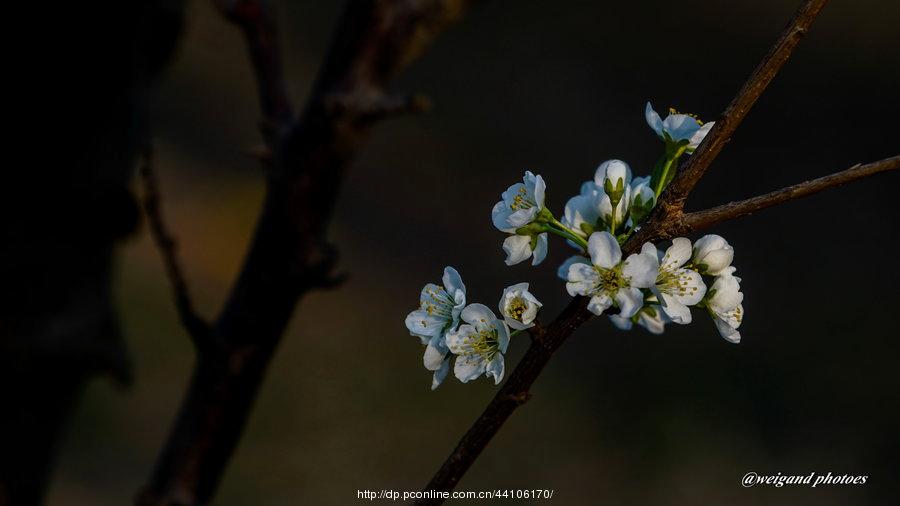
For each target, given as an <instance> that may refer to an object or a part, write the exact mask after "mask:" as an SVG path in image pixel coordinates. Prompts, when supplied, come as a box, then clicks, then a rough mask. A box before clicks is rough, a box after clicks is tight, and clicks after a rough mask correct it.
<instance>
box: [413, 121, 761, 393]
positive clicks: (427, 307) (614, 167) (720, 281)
mask: <svg viewBox="0 0 900 506" xmlns="http://www.w3.org/2000/svg"><path fill="white" fill-rule="evenodd" d="M645 118H646V120H647V124H648V125H649V126H650V128H651V129H652V130H653V132H654V133H655V134H656V135H657V136H658V137H659V138H660V139H661V140H662V141H663V143H664V150H663V155H662V156H661V157H660V159H659V161H658V162H657V163H656V165H655V166H654V168H653V170H652V171H651V173H650V175H648V176H645V177H633V175H632V171H631V167H630V166H629V165H628V164H627V163H625V162H623V161H622V160H616V159H613V160H607V161H605V162H603V163H601V164H600V165H599V166H598V167H597V169H596V171H595V173H594V178H593V179H592V180H589V181H585V182H584V183H583V184H582V185H581V189H580V191H579V193H578V195H575V196H574V197H572V198H570V199H569V200H568V202H567V203H566V206H565V210H564V212H563V215H562V216H561V217H560V219H557V218H556V216H554V214H553V213H552V212H551V211H550V210H549V209H548V208H547V205H546V192H547V185H546V183H545V182H544V179H543V178H542V177H541V176H540V175H536V174H533V173H532V172H530V171H526V172H525V176H524V177H523V178H522V182H521V183H515V184H513V185H511V186H510V187H509V188H507V190H506V191H505V192H503V194H502V195H501V200H500V201H499V202H497V203H496V204H495V205H494V207H493V209H492V211H491V217H492V221H493V224H494V226H495V227H496V228H497V229H498V230H500V231H501V232H504V233H506V234H507V237H506V239H505V240H504V241H503V251H504V252H505V253H506V260H505V262H506V264H507V265H515V264H518V263H521V262H523V261H525V260H528V259H531V264H532V265H538V264H540V263H541V262H542V261H543V260H544V259H545V258H546V256H547V250H548V245H549V236H550V235H557V236H559V237H562V238H563V239H565V240H566V243H567V244H569V245H570V246H571V247H573V248H575V249H576V250H577V252H578V253H577V254H575V255H573V256H571V257H569V258H568V259H567V260H566V261H565V262H564V263H563V264H562V265H561V266H560V267H559V269H558V270H557V275H558V276H559V277H560V278H562V279H563V280H564V281H565V282H566V290H567V292H568V293H569V295H572V296H583V297H587V298H588V299H589V300H588V304H587V308H588V310H589V311H591V312H592V313H594V314H595V315H598V316H599V315H603V314H609V313H610V312H612V311H611V310H612V309H613V308H615V309H617V310H618V312H617V313H616V314H611V315H609V318H610V320H611V321H612V323H613V325H615V326H616V327H617V328H620V329H623V330H628V329H631V328H632V327H633V326H634V325H635V324H637V325H639V326H641V327H644V328H645V329H647V330H648V331H650V332H652V333H654V334H659V333H662V332H663V330H664V328H665V325H666V324H669V323H674V324H679V325H685V324H688V323H691V321H692V319H693V317H692V314H691V310H690V308H691V307H692V306H694V307H698V308H702V309H705V310H706V312H707V313H708V314H709V315H710V316H711V319H712V321H713V322H714V323H715V326H716V328H717V329H718V331H719V333H720V334H721V335H722V337H723V338H725V339H726V340H728V341H730V342H732V343H738V342H740V339H741V335H740V332H738V327H740V325H741V321H742V319H743V313H744V310H743V306H742V302H743V293H741V287H740V282H741V279H740V278H739V277H737V276H735V275H734V273H735V270H736V269H735V267H734V266H732V260H733V259H734V249H733V248H732V247H731V245H729V244H728V242H727V241H726V240H725V239H723V238H722V237H720V236H718V235H714V234H710V235H706V236H704V237H701V238H700V239H698V240H697V241H696V242H694V243H693V244H692V243H691V241H690V240H689V239H687V238H685V237H678V238H675V239H673V240H672V241H671V244H670V245H668V247H666V248H665V249H663V248H661V247H659V246H658V245H655V244H652V243H649V242H648V243H645V244H644V245H643V246H642V247H641V250H640V252H637V253H633V254H631V255H628V257H626V258H623V253H622V248H621V245H622V244H623V243H624V242H625V241H626V240H628V239H629V238H630V237H631V236H632V234H634V232H635V231H637V230H638V229H639V228H640V227H641V224H642V223H643V221H644V220H645V219H647V217H648V216H649V215H650V212H651V211H652V210H653V208H654V206H655V205H656V203H657V200H658V199H659V196H660V195H661V194H662V191H663V190H664V189H665V187H666V186H667V185H668V184H669V182H670V181H671V180H672V178H673V177H674V176H675V173H676V171H677V167H678V161H679V160H680V158H681V157H682V156H684V155H689V154H691V153H693V152H694V150H695V149H696V148H697V147H698V146H699V145H700V143H701V142H702V141H703V138H704V137H705V136H706V134H707V133H708V132H709V131H710V129H711V128H712V126H713V123H706V124H704V123H703V122H701V121H700V120H699V119H697V118H696V117H695V116H693V115H689V114H680V113H678V112H676V111H675V110H674V109H670V114H669V115H668V116H667V117H666V118H665V119H663V118H661V117H660V115H659V114H657V112H656V111H655V110H654V109H653V107H652V106H651V105H650V103H647V106H646V109H645ZM540 308H541V303H540V302H539V301H538V300H537V298H535V297H534V295H532V294H531V293H530V292H529V291H528V284H527V283H519V284H516V285H512V286H510V287H508V288H506V289H505V290H504V291H503V294H502V295H501V298H500V304H499V311H500V314H501V318H498V317H497V316H496V315H495V314H494V312H493V311H491V310H490V309H489V308H487V307H486V306H484V305H481V304H470V305H468V306H467V305H466V291H465V285H463V283H462V279H461V278H460V277H459V274H458V273H457V272H456V270H454V269H453V268H451V267H447V268H446V269H445V271H444V278H443V285H440V286H438V285H434V284H429V285H426V286H425V288H424V289H423V290H422V295H421V299H420V308H419V309H417V310H415V311H413V312H412V313H410V314H409V316H407V318H406V326H407V328H408V329H409V331H410V333H411V334H412V335H414V336H418V337H419V338H420V340H421V342H422V344H423V345H425V356H424V363H425V367H426V369H428V370H430V371H434V377H433V381H432V389H434V388H437V386H438V385H440V383H441V382H442V381H443V379H444V378H445V377H446V375H447V373H448V372H449V370H450V361H451V359H453V358H454V357H455V362H454V368H453V369H454V374H455V375H456V377H457V378H458V379H459V380H460V381H462V382H463V383H465V382H468V381H469V380H472V379H475V378H478V377H480V376H482V375H484V376H488V377H491V378H493V379H494V382H495V383H497V384H499V383H500V381H501V380H502V378H503V374H504V370H505V364H504V355H505V353H506V351H507V348H508V346H509V340H510V337H512V336H514V335H515V334H517V333H519V332H522V331H525V330H527V329H529V328H530V327H532V326H534V324H535V318H536V316H537V313H538V311H539V310H540ZM510 328H511V329H512V330H510Z"/></svg>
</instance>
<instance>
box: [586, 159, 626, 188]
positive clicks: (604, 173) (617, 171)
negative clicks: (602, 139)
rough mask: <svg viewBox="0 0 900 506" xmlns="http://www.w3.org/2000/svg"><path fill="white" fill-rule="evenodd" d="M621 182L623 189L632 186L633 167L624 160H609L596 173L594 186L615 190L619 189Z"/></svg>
mask: <svg viewBox="0 0 900 506" xmlns="http://www.w3.org/2000/svg"><path fill="white" fill-rule="evenodd" d="M620 180H621V184H622V187H623V188H624V187H626V186H629V185H630V184H631V167H629V166H628V164H627V163H625V162H623V161H622V160H615V159H613V160H607V161H605V162H603V163H601V164H600V165H599V166H598V167H597V171H596V172H594V184H595V185H597V187H598V188H604V189H605V188H607V187H610V188H612V189H614V190H615V189H616V188H618V187H619V181H620Z"/></svg>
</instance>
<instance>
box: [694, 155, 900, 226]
mask: <svg viewBox="0 0 900 506" xmlns="http://www.w3.org/2000/svg"><path fill="white" fill-rule="evenodd" d="M898 169H900V156H894V157H891V158H885V159H884V160H879V161H877V162H872V163H867V164H865V165H859V164H857V165H855V166H853V167H851V168H849V169H847V170H842V171H841V172H836V173H834V174H830V175H828V176H824V177H820V178H818V179H813V180H812V181H805V182H803V183H799V184H795V185H793V186H788V187H787V188H782V189H780V190H775V191H773V192H770V193H766V194H765V195H759V196H758V197H753V198H749V199H747V200H741V201H739V202H729V203H728V204H723V205H721V206H717V207H713V208H710V209H706V210H704V211H697V212H693V213H688V214H685V215H684V217H683V218H682V219H683V223H684V227H685V232H686V231H692V230H699V229H703V228H707V227H710V226H712V225H715V224H717V223H721V222H723V221H727V220H733V219H735V218H740V217H741V216H747V215H749V214H752V213H754V212H756V211H759V210H762V209H765V208H767V207H772V206H777V205H778V204H783V203H785V202H788V201H790V200H795V199H799V198H803V197H806V196H807V195H812V194H814V193H819V192H821V191H825V190H828V189H830V188H835V187H838V186H841V185H845V184H847V183H850V182H853V181H856V180H857V179H862V178H864V177H869V176H874V175H875V174H879V173H881V172H887V171H892V170H898ZM679 233H684V232H679Z"/></svg>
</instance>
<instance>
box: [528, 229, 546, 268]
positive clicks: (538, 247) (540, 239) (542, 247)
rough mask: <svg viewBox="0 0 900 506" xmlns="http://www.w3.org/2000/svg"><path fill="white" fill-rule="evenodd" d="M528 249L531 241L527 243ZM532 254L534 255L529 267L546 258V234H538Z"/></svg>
mask: <svg viewBox="0 0 900 506" xmlns="http://www.w3.org/2000/svg"><path fill="white" fill-rule="evenodd" d="M528 247H529V248H530V247H531V241H529V243H528ZM532 253H533V254H534V258H532V259H531V265H537V264H539V263H541V262H543V261H544V259H545V258H547V232H544V233H543V234H538V236H537V241H535V244H534V251H533V252H532Z"/></svg>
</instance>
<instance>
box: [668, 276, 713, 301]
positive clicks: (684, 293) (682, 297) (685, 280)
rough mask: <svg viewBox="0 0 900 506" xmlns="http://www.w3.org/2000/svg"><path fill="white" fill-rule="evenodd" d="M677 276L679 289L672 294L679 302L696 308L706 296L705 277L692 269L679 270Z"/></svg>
mask: <svg viewBox="0 0 900 506" xmlns="http://www.w3.org/2000/svg"><path fill="white" fill-rule="evenodd" d="M675 276H677V280H678V281H677V282H678V288H676V289H674V290H672V292H671V294H672V296H673V297H675V299H676V300H678V302H680V303H682V304H684V305H687V306H694V305H696V304H697V303H698V302H700V301H701V300H703V296H704V295H706V283H704V282H703V277H702V276H700V273H698V272H697V271H692V270H690V269H678V270H677V271H675Z"/></svg>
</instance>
